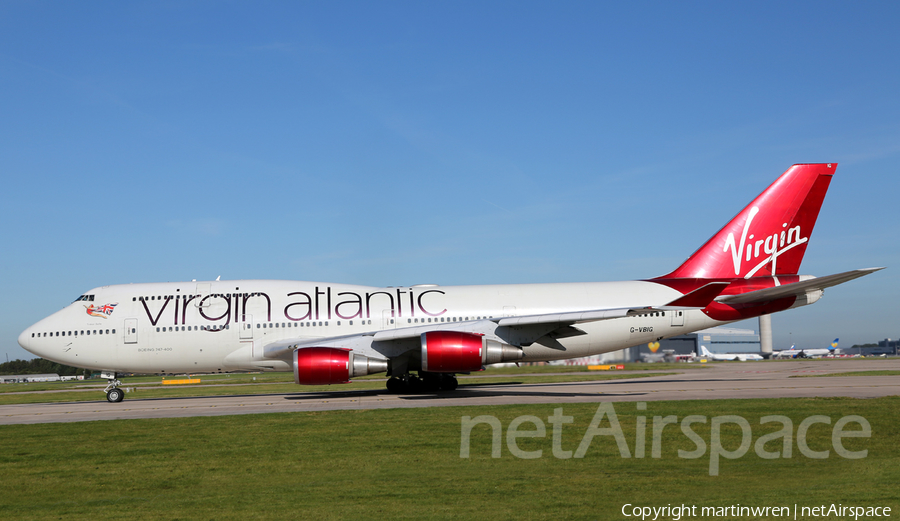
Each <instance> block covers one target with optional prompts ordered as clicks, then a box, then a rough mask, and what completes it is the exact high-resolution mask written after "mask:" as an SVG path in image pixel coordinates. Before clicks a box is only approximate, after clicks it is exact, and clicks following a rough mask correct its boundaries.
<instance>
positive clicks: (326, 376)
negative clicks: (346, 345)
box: [294, 347, 388, 385]
mask: <svg viewBox="0 0 900 521" xmlns="http://www.w3.org/2000/svg"><path fill="white" fill-rule="evenodd" d="M387 370H388V361H387V360H384V359H381V358H370V357H368V356H365V355H361V354H359V353H355V352H353V351H351V350H349V349H338V348H336V347H302V348H300V349H295V350H294V383H296V384H300V385H330V384H343V383H347V382H349V381H350V378H351V377H354V376H365V375H367V374H373V373H383V372H384V371H387Z"/></svg>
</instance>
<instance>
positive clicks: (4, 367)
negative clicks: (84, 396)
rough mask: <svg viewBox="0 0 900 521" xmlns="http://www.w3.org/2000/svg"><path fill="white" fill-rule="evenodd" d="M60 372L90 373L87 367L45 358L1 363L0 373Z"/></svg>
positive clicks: (69, 373) (68, 373) (66, 373)
mask: <svg viewBox="0 0 900 521" xmlns="http://www.w3.org/2000/svg"><path fill="white" fill-rule="evenodd" d="M53 373H55V374H58V375H60V376H77V375H82V374H83V375H90V374H91V372H90V371H88V370H87V369H80V368H78V367H71V366H68V365H63V364H58V363H56V362H51V361H50V360H44V359H43V358H35V359H34V360H12V361H10V362H4V363H2V364H0V374H53Z"/></svg>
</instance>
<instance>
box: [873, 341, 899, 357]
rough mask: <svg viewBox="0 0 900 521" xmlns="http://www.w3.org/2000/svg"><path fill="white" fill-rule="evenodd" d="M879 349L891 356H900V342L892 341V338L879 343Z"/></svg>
mask: <svg viewBox="0 0 900 521" xmlns="http://www.w3.org/2000/svg"><path fill="white" fill-rule="evenodd" d="M878 347H879V348H880V350H881V351H882V352H884V353H887V354H889V355H897V354H900V340H891V339H890V338H885V339H884V340H882V341H880V342H878Z"/></svg>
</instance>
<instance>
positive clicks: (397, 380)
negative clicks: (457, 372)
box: [387, 371, 459, 394]
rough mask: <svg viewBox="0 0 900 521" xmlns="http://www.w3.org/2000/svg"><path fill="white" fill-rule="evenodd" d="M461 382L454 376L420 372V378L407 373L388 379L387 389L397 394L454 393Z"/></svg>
mask: <svg viewBox="0 0 900 521" xmlns="http://www.w3.org/2000/svg"><path fill="white" fill-rule="evenodd" d="M457 386H459V382H458V381H457V380H456V377H455V376H453V375H452V374H444V373H426V372H424V371H419V376H413V375H411V374H409V373H406V374H404V375H402V376H392V377H390V378H388V381H387V389H388V391H389V392H392V393H395V394H416V393H434V392H438V391H453V390H455V389H456V388H457Z"/></svg>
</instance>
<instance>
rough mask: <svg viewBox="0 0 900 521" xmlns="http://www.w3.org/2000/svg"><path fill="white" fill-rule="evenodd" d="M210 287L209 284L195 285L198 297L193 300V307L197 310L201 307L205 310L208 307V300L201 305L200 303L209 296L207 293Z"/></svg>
mask: <svg viewBox="0 0 900 521" xmlns="http://www.w3.org/2000/svg"><path fill="white" fill-rule="evenodd" d="M211 286H212V285H211V284H210V283H209V282H203V283H201V284H197V295H199V296H198V297H197V298H196V299H195V300H194V306H196V307H198V308H199V307H203V308H204V309H205V308H207V307H208V306H209V305H210V304H209V300H207V301H206V302H205V303H203V304H201V302H203V299H204V298H206V297H208V296H209V291H210V287H211Z"/></svg>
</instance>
